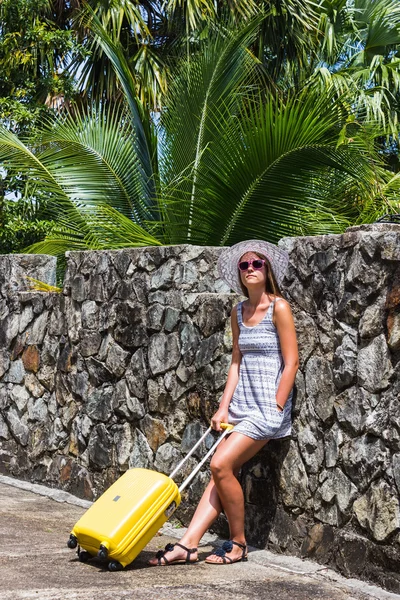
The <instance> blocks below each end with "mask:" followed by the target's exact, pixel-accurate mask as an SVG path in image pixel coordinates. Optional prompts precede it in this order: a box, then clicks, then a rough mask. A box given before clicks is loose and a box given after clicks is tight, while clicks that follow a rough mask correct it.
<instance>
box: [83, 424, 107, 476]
mask: <svg viewBox="0 0 400 600" xmlns="http://www.w3.org/2000/svg"><path fill="white" fill-rule="evenodd" d="M88 454H89V463H90V465H91V466H92V467H93V468H94V469H105V468H107V467H109V466H111V456H112V443H111V439H110V435H109V433H108V431H107V429H106V427H105V425H104V424H103V423H100V424H99V425H96V426H95V427H94V428H93V430H92V433H91V434H90V438H89V443H88Z"/></svg>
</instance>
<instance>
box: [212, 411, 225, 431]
mask: <svg viewBox="0 0 400 600" xmlns="http://www.w3.org/2000/svg"><path fill="white" fill-rule="evenodd" d="M227 422H228V409H227V408H219V409H218V410H217V412H216V413H215V415H213V416H212V417H211V427H212V428H213V429H214V430H215V431H222V430H221V423H227Z"/></svg>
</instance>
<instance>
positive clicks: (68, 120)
mask: <svg viewBox="0 0 400 600" xmlns="http://www.w3.org/2000/svg"><path fill="white" fill-rule="evenodd" d="M258 27H259V21H258V20H254V21H252V22H250V23H249V24H248V25H246V27H244V28H241V29H239V30H237V31H233V32H232V31H227V30H226V29H222V30H219V31H217V30H216V31H215V32H214V34H213V35H212V36H211V35H210V36H209V38H208V39H207V40H204V41H203V42H202V43H201V49H200V50H201V51H199V53H198V54H197V55H193V56H190V57H185V58H184V59H182V60H181V61H180V62H179V64H177V66H176V67H175V69H174V78H173V84H172V85H171V86H170V89H169V92H168V94H167V95H166V96H165V99H164V108H163V111H162V114H161V116H160V117H159V118H158V119H157V121H156V122H155V121H154V120H152V119H151V118H150V115H149V113H148V112H146V110H144V107H143V106H142V105H141V103H140V102H139V100H138V98H137V96H136V95H135V88H134V86H132V85H131V82H132V78H130V66H129V64H128V63H127V62H126V60H125V58H124V55H123V52H122V51H121V49H120V48H119V47H118V45H116V44H115V42H114V41H113V40H112V39H109V38H108V37H107V35H106V33H105V31H104V28H103V27H102V26H101V24H99V23H98V22H97V30H96V31H97V32H98V36H99V39H100V41H101V44H102V47H103V49H104V51H106V52H107V54H108V56H109V57H110V60H111V61H112V64H113V66H114V68H115V71H116V73H117V75H118V78H119V80H120V85H121V88H122V89H123V91H124V96H125V99H126V104H125V106H118V105H116V106H108V105H106V106H105V107H103V108H102V109H95V108H93V109H91V110H89V111H81V112H80V113H78V112H77V111H75V112H74V114H73V115H64V116H63V117H60V118H59V119H58V120H56V121H53V122H50V123H49V124H48V125H47V126H46V127H45V128H42V131H41V134H40V137H38V138H37V140H36V142H35V140H33V144H32V143H31V144H29V145H26V144H25V143H23V141H22V140H21V139H19V138H18V137H16V136H15V135H13V134H12V133H10V132H8V131H6V130H4V129H3V130H0V162H2V163H3V164H6V165H11V164H13V165H16V164H18V166H19V172H20V177H23V178H24V180H25V181H27V183H28V187H29V183H30V182H32V185H34V187H35V189H36V190H38V189H40V190H41V193H42V194H44V195H45V196H46V197H49V198H51V211H50V212H49V214H50V215H51V214H54V216H55V218H56V220H57V224H56V225H55V226H54V227H53V228H52V229H51V231H50V233H49V234H48V235H47V236H46V238H45V240H44V241H43V242H38V243H36V244H34V245H33V246H32V247H31V248H30V251H32V252H41V253H49V254H56V255H59V256H60V255H61V256H62V255H63V253H64V252H65V251H66V250H74V249H75V250H85V249H103V248H119V247H124V246H143V245H155V244H180V243H193V244H202V245H203V244H204V245H225V244H231V243H234V242H237V241H239V240H241V239H244V238H246V237H261V238H266V239H270V240H272V241H277V240H278V239H279V238H280V237H282V236H284V235H298V234H302V233H310V232H314V233H315V232H328V231H335V232H339V231H341V230H343V228H344V227H346V226H348V225H349V224H351V223H354V222H357V221H358V220H359V219H360V218H361V217H362V218H363V219H368V217H369V215H374V214H375V212H376V210H377V209H378V206H382V199H381V198H382V189H379V190H378V189H377V183H376V182H377V181H379V182H382V183H383V182H384V180H383V179H382V177H381V170H382V167H381V164H380V159H379V155H378V153H377V152H376V151H375V149H374V147H373V144H372V146H371V141H372V142H373V140H374V139H375V137H376V134H377V130H375V129H373V128H372V127H371V129H370V130H366V129H365V127H364V126H362V125H361V124H354V123H353V121H354V117H353V116H352V114H351V112H350V109H349V106H351V104H350V99H349V98H348V97H343V98H342V101H341V102H338V100H337V96H336V90H335V89H334V88H333V87H332V88H331V89H329V88H327V89H325V90H320V89H316V88H315V87H313V86H310V87H309V88H308V89H305V90H303V91H300V92H296V91H293V92H290V93H287V94H285V95H282V94H278V93H276V91H268V92H266V91H265V89H264V86H263V79H262V77H260V76H259V71H258V66H259V63H258V61H257V60H256V59H255V58H254V55H252V54H251V53H250V52H249V51H248V48H249V47H250V46H251V44H252V43H253V41H254V38H255V36H256V32H257V29H258ZM378 131H379V130H378ZM350 134H351V136H352V137H350ZM385 185H387V184H385ZM381 188H382V186H381ZM378 194H379V199H377V198H378ZM27 195H29V194H27ZM367 205H368V206H369V209H368V211H366V210H365V207H366V206H367ZM49 208H50V206H48V210H49Z"/></svg>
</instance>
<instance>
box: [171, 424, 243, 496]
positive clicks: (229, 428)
mask: <svg viewBox="0 0 400 600" xmlns="http://www.w3.org/2000/svg"><path fill="white" fill-rule="evenodd" d="M233 427H234V426H233V425H230V424H229V423H221V429H223V430H224V431H223V433H222V435H221V436H220V437H219V438H218V439H217V441H216V442H215V444H213V446H212V447H211V448H210V450H209V451H208V452H207V454H206V455H205V457H204V458H203V459H202V460H201V461H200V462H199V464H198V465H197V466H196V467H195V468H194V469H193V471H192V472H191V473H190V475H189V476H188V477H187V478H186V479H185V481H184V482H183V483H182V484H181V486H180V488H179V492H182V491H183V490H184V489H185V488H186V487H187V486H188V485H189V483H190V482H191V481H192V479H193V478H194V477H196V475H197V473H198V472H199V471H200V469H201V467H202V466H203V465H204V463H205V462H206V460H207V459H208V458H209V457H210V456H211V454H213V453H214V452H215V450H216V449H217V447H218V446H219V444H220V443H221V442H222V440H223V439H224V437H225V436H226V435H228V433H230V432H231V431H232V429H233ZM210 431H211V427H209V428H208V429H207V431H206V432H205V433H204V434H203V435H202V436H201V438H200V439H199V440H198V442H196V444H195V445H194V446H193V448H192V449H191V450H190V452H188V454H187V455H186V456H185V457H184V458H183V459H182V460H181V462H180V463H179V464H178V465H177V466H176V467H175V469H174V470H173V471H172V473H171V475H170V478H171V479H173V478H174V477H175V475H176V474H177V473H178V471H179V470H180V469H181V468H182V466H183V465H184V464H185V462H186V461H187V460H188V458H190V457H191V456H192V454H193V452H195V451H196V450H197V448H198V447H199V446H200V444H201V443H202V442H203V441H204V440H205V438H206V437H207V436H208V434H209V433H210Z"/></svg>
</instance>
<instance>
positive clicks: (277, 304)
mask: <svg viewBox="0 0 400 600" xmlns="http://www.w3.org/2000/svg"><path fill="white" fill-rule="evenodd" d="M272 301H273V303H274V313H284V312H287V311H289V312H292V309H291V307H290V304H289V302H288V301H287V300H286V299H285V298H282V296H274V297H273V300H272Z"/></svg>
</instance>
